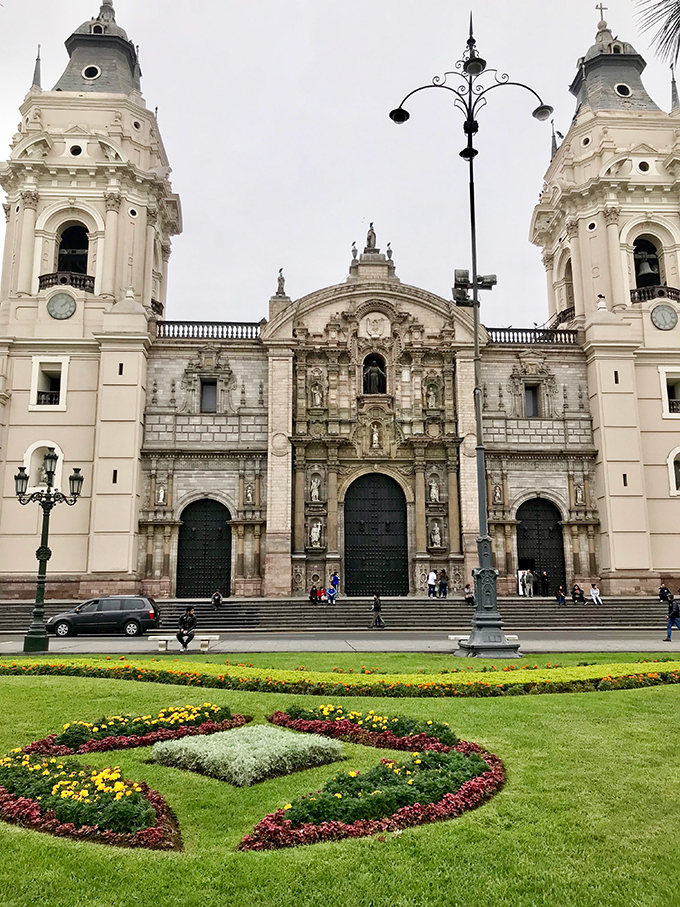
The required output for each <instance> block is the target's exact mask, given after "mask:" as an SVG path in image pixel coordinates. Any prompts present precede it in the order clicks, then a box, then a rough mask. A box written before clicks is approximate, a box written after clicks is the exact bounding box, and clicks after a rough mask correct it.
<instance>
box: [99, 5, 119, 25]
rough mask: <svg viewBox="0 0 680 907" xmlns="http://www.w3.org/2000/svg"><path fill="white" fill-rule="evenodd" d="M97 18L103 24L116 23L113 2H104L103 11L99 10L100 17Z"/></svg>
mask: <svg viewBox="0 0 680 907" xmlns="http://www.w3.org/2000/svg"><path fill="white" fill-rule="evenodd" d="M97 18H98V19H100V20H101V21H102V22H115V21H116V11H115V9H114V8H113V0H102V5H101V9H100V10H99V16H98V17H97Z"/></svg>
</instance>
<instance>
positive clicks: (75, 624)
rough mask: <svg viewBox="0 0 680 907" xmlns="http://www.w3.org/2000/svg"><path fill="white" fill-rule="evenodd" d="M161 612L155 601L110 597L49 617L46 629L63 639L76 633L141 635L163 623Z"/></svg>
mask: <svg viewBox="0 0 680 907" xmlns="http://www.w3.org/2000/svg"><path fill="white" fill-rule="evenodd" d="M160 620H161V612H160V610H159V608H158V605H157V604H156V602H155V601H154V600H153V599H152V598H142V597H141V596H139V595H126V596H118V595H110V596H106V597H105V598H92V599H90V600H89V601H86V602H83V603H82V605H78V606H77V607H76V608H74V609H73V610H72V611H64V612H63V613H61V614H57V615H56V617H50V619H49V620H48V621H47V622H46V624H45V627H46V629H47V632H48V633H54V634H55V635H56V636H59V637H61V638H62V639H63V638H64V637H66V636H75V635H76V634H77V633H124V634H125V635H126V636H141V634H142V633H144V631H145V630H153V629H154V628H155V627H157V626H158V625H159V624H160Z"/></svg>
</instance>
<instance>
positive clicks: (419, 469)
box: [415, 449, 427, 556]
mask: <svg viewBox="0 0 680 907" xmlns="http://www.w3.org/2000/svg"><path fill="white" fill-rule="evenodd" d="M415 454H416V462H415V486H416V487H415V492H416V556H418V555H422V554H427V524H426V521H425V453H424V451H422V450H418V449H416V452H415Z"/></svg>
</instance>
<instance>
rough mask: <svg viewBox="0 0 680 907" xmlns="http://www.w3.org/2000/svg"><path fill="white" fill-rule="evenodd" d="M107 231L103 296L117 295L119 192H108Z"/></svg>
mask: <svg viewBox="0 0 680 907" xmlns="http://www.w3.org/2000/svg"><path fill="white" fill-rule="evenodd" d="M104 201H105V203H106V229H105V231H104V269H103V273H102V296H113V297H114V298H115V295H116V259H117V255H118V212H119V211H120V204H121V198H120V195H119V194H118V193H117V192H107V193H106V195H105V196H104Z"/></svg>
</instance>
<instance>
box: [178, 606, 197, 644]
mask: <svg viewBox="0 0 680 907" xmlns="http://www.w3.org/2000/svg"><path fill="white" fill-rule="evenodd" d="M196 624H197V620H196V615H195V614H194V609H193V608H192V607H191V605H187V609H186V611H185V612H184V614H182V615H181V616H180V619H179V633H178V634H177V642H178V643H179V644H180V646H181V647H182V651H183V652H186V651H187V649H188V648H189V643H190V642H191V640H192V639H193V638H194V635H195V632H196Z"/></svg>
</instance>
